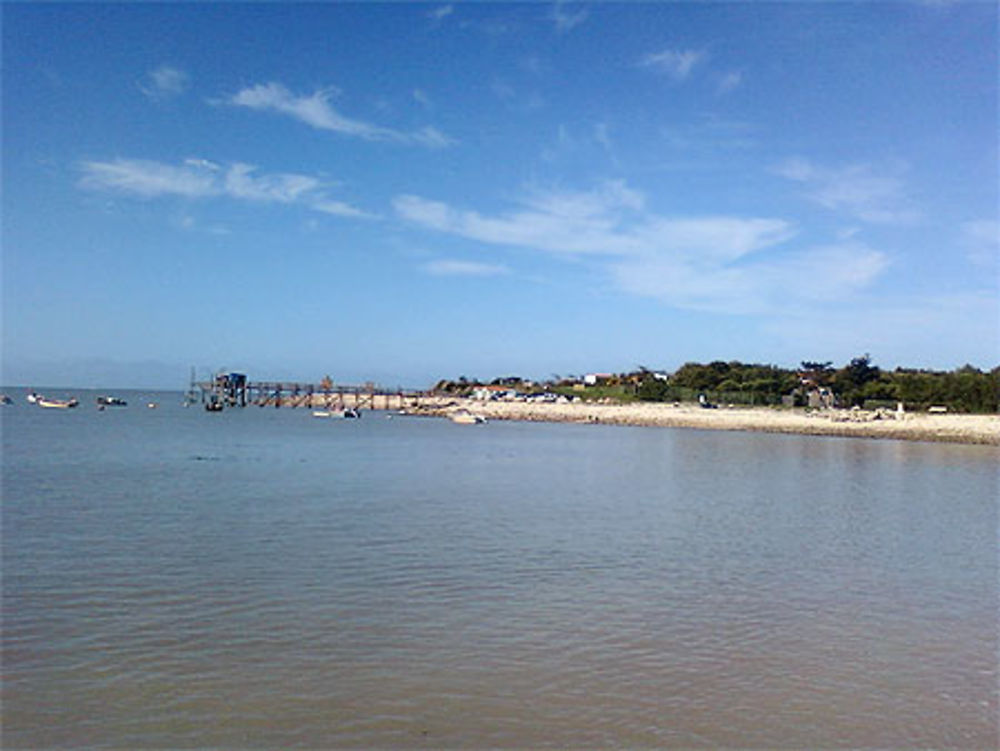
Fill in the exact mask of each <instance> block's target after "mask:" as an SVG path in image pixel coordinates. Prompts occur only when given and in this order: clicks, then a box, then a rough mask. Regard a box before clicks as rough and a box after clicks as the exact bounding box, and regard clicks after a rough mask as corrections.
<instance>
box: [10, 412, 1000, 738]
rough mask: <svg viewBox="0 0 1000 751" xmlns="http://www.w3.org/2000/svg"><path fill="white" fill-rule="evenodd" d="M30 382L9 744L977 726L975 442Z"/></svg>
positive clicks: (898, 731) (19, 473)
mask: <svg viewBox="0 0 1000 751" xmlns="http://www.w3.org/2000/svg"><path fill="white" fill-rule="evenodd" d="M51 412H52V411H43V410H33V411H32V410H28V409H26V408H23V407H22V406H21V405H16V408H15V409H9V411H7V412H5V413H4V415H3V418H4V425H3V428H4V430H3V440H4V455H3V520H2V521H3V528H2V534H3V672H4V683H3V709H2V711H3V746H4V748H27V747H45V748H51V747H58V746H64V747H80V746H93V747H134V748H140V747H141V748H162V747H171V748H177V747H238V748H252V747H281V748H287V747H294V746H298V747H310V748H328V747H345V746H350V747H364V748H373V747H428V748H440V747H457V748H482V747H545V746H557V747H601V746H626V747H637V746H655V747H671V746H672V747H707V746H714V747H718V746H724V747H725V746H728V747H754V746H755V747H763V746H766V747H795V748H806V747H820V746H824V747H833V746H837V747H970V748H992V747H996V746H997V743H998V735H997V709H998V708H997V681H998V673H997V646H998V644H997V618H996V616H997V605H998V603H997V599H998V598H997V548H998V539H997V496H998V493H997V490H998V478H997V467H998V458H1000V452H998V451H997V450H996V449H992V448H983V447H973V446H942V445H929V444H916V443H910V444H906V443H899V442H888V441H887V442H881V441H859V440H845V439H829V438H807V437H794V436H773V435H753V434H733V433H711V432H702V431H695V430H667V429H641V428H613V427H598V426H575V425H538V424H530V425H529V424H501V423H490V424H488V425H485V426H458V425H453V424H451V423H448V422H444V421H436V420H416V419H403V418H398V417H397V418H395V419H391V420H388V419H385V417H384V416H377V415H373V414H366V415H365V417H364V418H363V419H362V420H359V421H337V422H331V421H328V420H327V421H322V420H313V419H311V418H310V417H309V416H308V413H306V412H302V411H300V412H294V411H290V410H281V411H263V410H255V409H248V410H245V411H242V412H239V411H233V412H227V413H223V414H222V415H208V414H206V413H203V412H200V411H184V410H182V409H181V408H180V407H173V406H170V405H169V404H167V403H166V400H164V404H163V405H162V408H161V409H160V410H155V411H147V410H139V409H135V410H133V409H132V408H131V407H130V408H127V409H126V410H122V411H118V412H115V413H110V412H104V413H98V412H96V411H95V410H80V411H78V412H77V413H61V414H58V415H53V414H51Z"/></svg>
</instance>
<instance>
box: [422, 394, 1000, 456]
mask: <svg viewBox="0 0 1000 751" xmlns="http://www.w3.org/2000/svg"><path fill="white" fill-rule="evenodd" d="M458 410H468V411H469V412H472V413H475V414H480V415H483V416H484V417H486V418H487V419H489V420H527V421H536V422H575V423H594V424H607V425H642V426H655V427H671V428H700V429H703V430H750V431H763V432H768V433H796V434H803V435H833V436H849V437H855V438H892V439H900V440H909V441H937V442H944V443H966V444H983V445H990V446H1000V415H958V414H927V413H912V412H909V413H902V414H899V413H896V412H892V411H887V410H878V411H875V412H866V411H863V410H862V411H858V410H817V411H806V410H799V409H795V410H791V409H772V408H766V407H758V408H752V407H731V408H726V407H720V408H718V409H702V408H700V407H699V406H697V405H689V404H682V405H675V404H665V403H654V402H640V403H631V404H600V403H593V402H573V403H566V404H551V403H534V402H532V403H529V402H504V401H493V402H482V401H475V400H471V399H455V398H438V397H428V398H424V399H422V400H420V401H419V402H417V403H414V404H413V406H412V407H411V408H410V410H409V411H410V412H411V413H413V414H426V415H437V416H442V417H447V416H450V415H451V414H452V413H453V412H456V411H458Z"/></svg>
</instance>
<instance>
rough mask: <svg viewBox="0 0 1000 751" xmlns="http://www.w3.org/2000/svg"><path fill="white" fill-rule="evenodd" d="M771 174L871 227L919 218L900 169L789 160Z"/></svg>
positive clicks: (813, 198)
mask: <svg viewBox="0 0 1000 751" xmlns="http://www.w3.org/2000/svg"><path fill="white" fill-rule="evenodd" d="M774 171H775V173H776V174H778V175H781V176H782V177H785V178H787V179H789V180H794V181H795V182H799V183H802V184H803V185H805V186H806V188H807V195H808V197H809V198H810V199H811V200H813V201H814V202H816V203H818V204H820V205H821V206H825V207H826V208H828V209H832V210H834V211H842V212H845V213H848V214H850V215H852V216H854V217H856V218H857V219H861V220H862V221H865V222H869V223H873V224H910V223H912V222H914V221H915V220H916V219H918V218H919V213H918V212H917V211H916V210H915V209H914V208H913V206H912V203H911V201H910V199H909V196H908V195H907V191H906V185H905V183H904V182H903V180H902V178H901V177H900V174H899V173H900V172H901V168H899V167H882V168H877V167H876V166H874V165H871V164H852V165H848V166H846V167H839V168H829V167H821V166H817V165H815V164H813V163H812V162H810V161H809V160H807V159H798V158H796V159H789V160H787V161H786V162H784V163H783V164H780V165H778V166H777V167H776V168H775V170H774Z"/></svg>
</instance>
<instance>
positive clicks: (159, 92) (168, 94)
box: [139, 65, 188, 100]
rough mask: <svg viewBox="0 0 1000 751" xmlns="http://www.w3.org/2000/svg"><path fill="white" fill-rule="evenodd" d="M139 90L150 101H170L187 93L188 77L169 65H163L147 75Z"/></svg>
mask: <svg viewBox="0 0 1000 751" xmlns="http://www.w3.org/2000/svg"><path fill="white" fill-rule="evenodd" d="M139 89H140V90H141V91H142V93H143V94H145V95H146V96H148V97H149V98H150V99H158V100H163V99H170V98H172V97H175V96H180V95H181V94H183V93H184V92H185V91H187V89H188V75H187V73H185V72H184V71H182V70H178V69H177V68H172V67H170V66H169V65H161V66H160V67H159V68H156V69H155V70H151V71H150V72H149V73H147V74H146V77H145V78H144V79H143V80H142V82H141V83H140V84H139Z"/></svg>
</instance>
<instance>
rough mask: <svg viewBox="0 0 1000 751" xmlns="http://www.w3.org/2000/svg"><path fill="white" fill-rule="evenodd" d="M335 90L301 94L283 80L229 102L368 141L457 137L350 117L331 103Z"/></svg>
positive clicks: (442, 141)
mask: <svg viewBox="0 0 1000 751" xmlns="http://www.w3.org/2000/svg"><path fill="white" fill-rule="evenodd" d="M334 93H335V90H332V89H320V90H318V91H316V92H314V93H313V94H311V95H309V96H297V95H295V94H293V93H292V92H290V91H289V90H288V89H286V88H285V87H284V86H282V85H281V84H279V83H274V82H272V83H267V84H258V85H256V86H251V87H249V88H246V89H243V90H242V91H239V92H237V93H236V94H234V95H233V96H232V97H230V98H229V99H228V100H226V101H227V103H228V104H231V105H234V106H237V107H247V108H249V109H252V110H257V111H264V112H267V111H270V112H277V113H279V114H282V115H287V116H288V117H291V118H293V119H295V120H298V121H300V122H303V123H305V124H306V125H309V126H312V127H313V128H317V129H318V130H329V131H332V132H335V133H341V134H343V135H347V136H354V137H356V138H361V139H364V140H367V141H392V142H396V143H407V144H417V145H421V146H428V147H431V148H443V147H445V146H450V145H452V144H454V143H455V140H454V139H452V138H450V137H449V136H446V135H445V134H443V133H441V132H440V131H439V130H437V129H435V128H433V127H425V128H423V129H421V130H417V131H415V132H412V133H407V132H403V131H399V130H394V129H392V128H385V127H382V126H380V125H375V124H374V123H369V122H366V121H364V120H356V119H353V118H349V117H346V116H344V115H342V114H340V112H338V111H337V110H336V109H335V108H334V107H333V106H332V105H331V104H330V99H331V98H332V97H333V95H334Z"/></svg>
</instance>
